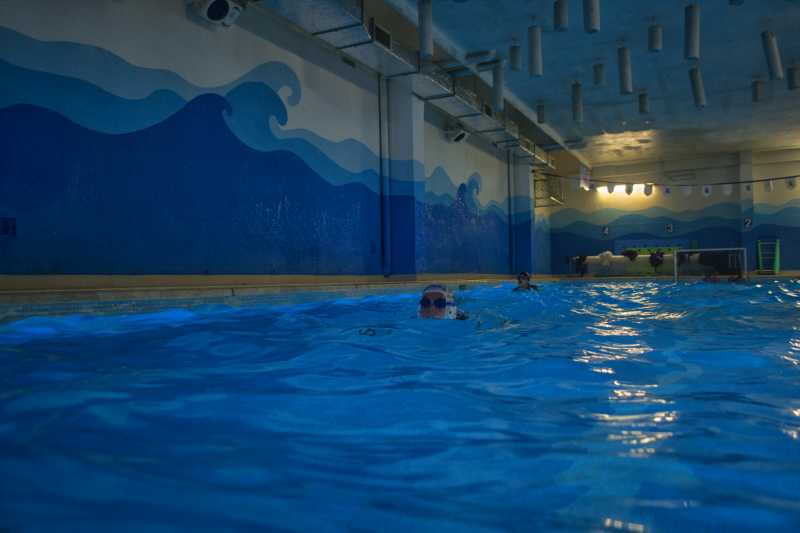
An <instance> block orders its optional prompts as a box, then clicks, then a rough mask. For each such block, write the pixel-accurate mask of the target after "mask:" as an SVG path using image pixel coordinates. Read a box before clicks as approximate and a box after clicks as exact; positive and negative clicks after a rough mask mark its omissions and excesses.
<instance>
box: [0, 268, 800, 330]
mask: <svg viewBox="0 0 800 533" xmlns="http://www.w3.org/2000/svg"><path fill="white" fill-rule="evenodd" d="M774 278H800V271H787V272H782V273H781V274H780V275H779V276H757V275H751V279H774ZM513 279H514V278H513V276H511V275H494V274H441V275H439V274H427V275H420V276H392V277H384V276H301V275H298V276H236V275H219V276H205V275H196V276H194V275H193V276H169V275H158V276H116V275H113V276H111V275H109V276H80V275H76V276H10V275H0V322H6V321H9V320H16V319H19V318H22V317H27V316H36V315H54V314H71V313H99V314H106V313H132V312H144V311H152V310H156V309H160V308H165V307H191V306H196V305H203V304H225V305H247V304H253V303H271V302H287V301H307V300H308V299H309V298H311V299H314V298H319V299H323V298H326V297H329V295H330V294H337V295H339V296H358V295H363V294H365V293H368V292H371V291H375V292H381V293H386V292H401V291H406V290H408V289H412V288H413V289H419V288H420V287H421V286H424V285H426V284H429V283H435V282H437V283H445V284H447V285H449V286H451V287H452V288H454V289H458V290H467V289H469V288H470V287H472V286H476V285H483V284H487V283H499V282H511V281H513ZM683 279H699V278H683ZM611 280H624V281H634V280H649V281H654V280H655V281H663V282H669V281H672V277H671V276H660V277H648V278H639V277H630V276H628V277H598V276H586V277H583V278H581V277H576V276H534V281H536V282H559V281H585V282H602V281H611Z"/></svg>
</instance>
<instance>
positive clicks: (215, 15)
mask: <svg viewBox="0 0 800 533" xmlns="http://www.w3.org/2000/svg"><path fill="white" fill-rule="evenodd" d="M191 5H192V7H193V8H194V9H195V10H196V12H197V14H198V15H199V16H200V18H202V19H203V20H204V21H206V22H208V23H210V24H214V25H218V26H225V27H229V26H233V25H234V24H236V21H237V20H238V18H239V16H240V15H241V14H242V11H244V6H243V5H242V4H240V3H239V2H236V1H234V0H195V1H193V2H192V4H191Z"/></svg>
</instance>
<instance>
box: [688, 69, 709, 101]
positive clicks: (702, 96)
mask: <svg viewBox="0 0 800 533" xmlns="http://www.w3.org/2000/svg"><path fill="white" fill-rule="evenodd" d="M689 80H690V81H691V82H692V96H694V105H695V106H697V107H698V108H702V107H705V106H706V88H705V85H703V73H702V72H700V68H699V67H692V68H691V69H689Z"/></svg>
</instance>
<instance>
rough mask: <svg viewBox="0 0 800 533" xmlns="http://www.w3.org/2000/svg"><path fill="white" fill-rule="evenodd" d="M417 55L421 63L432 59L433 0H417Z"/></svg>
mask: <svg viewBox="0 0 800 533" xmlns="http://www.w3.org/2000/svg"><path fill="white" fill-rule="evenodd" d="M417 10H418V13H419V55H420V58H421V59H422V60H423V61H430V60H431V59H433V0H418V3H417Z"/></svg>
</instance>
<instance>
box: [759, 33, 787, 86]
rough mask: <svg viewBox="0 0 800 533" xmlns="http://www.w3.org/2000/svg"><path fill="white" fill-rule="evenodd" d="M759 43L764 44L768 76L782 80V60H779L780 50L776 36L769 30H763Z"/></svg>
mask: <svg viewBox="0 0 800 533" xmlns="http://www.w3.org/2000/svg"><path fill="white" fill-rule="evenodd" d="M761 43H762V44H763V45H764V55H766V56H767V65H768V66H769V78H770V79H771V80H782V79H783V62H782V61H781V50H780V48H778V38H777V37H776V36H775V34H774V33H772V32H771V31H765V32H763V33H762V34H761Z"/></svg>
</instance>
